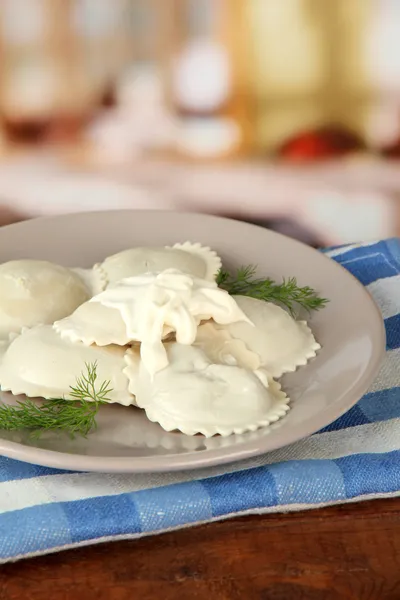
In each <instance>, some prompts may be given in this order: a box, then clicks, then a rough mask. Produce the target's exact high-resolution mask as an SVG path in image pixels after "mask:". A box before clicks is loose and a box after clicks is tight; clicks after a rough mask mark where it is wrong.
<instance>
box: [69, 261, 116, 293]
mask: <svg viewBox="0 0 400 600" xmlns="http://www.w3.org/2000/svg"><path fill="white" fill-rule="evenodd" d="M71 271H72V272H73V273H76V274H77V275H78V276H79V278H80V279H81V280H82V281H83V283H84V284H85V285H86V287H87V290H88V293H89V297H90V298H92V296H96V294H100V292H102V291H103V290H105V289H106V287H107V279H106V276H105V275H104V273H102V272H100V271H98V270H97V269H81V268H80V267H74V268H73V269H71Z"/></svg>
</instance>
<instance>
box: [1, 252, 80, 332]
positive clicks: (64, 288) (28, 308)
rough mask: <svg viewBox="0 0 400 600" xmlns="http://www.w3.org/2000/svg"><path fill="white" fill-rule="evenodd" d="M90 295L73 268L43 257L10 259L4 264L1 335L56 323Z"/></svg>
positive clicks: (2, 269) (2, 270)
mask: <svg viewBox="0 0 400 600" xmlns="http://www.w3.org/2000/svg"><path fill="white" fill-rule="evenodd" d="M88 298H89V292H88V289H87V288H86V286H85V284H84V282H83V281H82V280H81V279H80V277H79V276H78V275H77V274H76V273H73V272H72V271H71V270H70V269H67V268H65V267H62V266H60V265H56V264H53V263H51V262H47V261H41V260H13V261H10V262H6V263H4V264H2V265H0V337H7V336H8V335H9V333H11V332H15V333H19V332H20V331H21V330H22V329H23V328H24V327H33V326H35V325H39V324H42V323H43V324H47V323H53V322H54V321H55V320H56V319H62V318H63V317H66V316H67V315H70V314H71V313H72V312H73V311H74V310H75V309H76V308H77V307H78V306H79V305H80V304H82V303H83V302H85V301H86V300H87V299H88Z"/></svg>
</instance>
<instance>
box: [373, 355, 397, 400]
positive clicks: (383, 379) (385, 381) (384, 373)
mask: <svg viewBox="0 0 400 600" xmlns="http://www.w3.org/2000/svg"><path fill="white" fill-rule="evenodd" d="M399 365H400V348H396V349H395V350H389V351H388V352H386V354H385V358H384V361H383V363H382V366H381V368H380V371H379V373H378V375H377V376H376V377H375V379H374V382H373V384H372V385H371V387H370V388H369V390H368V393H370V392H380V391H381V390H389V389H392V388H396V387H399V380H400V376H399V375H400V374H399Z"/></svg>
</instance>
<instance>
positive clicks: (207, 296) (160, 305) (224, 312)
mask: <svg viewBox="0 0 400 600" xmlns="http://www.w3.org/2000/svg"><path fill="white" fill-rule="evenodd" d="M95 304H100V305H102V306H101V307H100V308H99V307H94V306H92V305H95ZM110 311H112V312H110ZM211 318H212V319H214V321H216V322H218V323H222V324H226V323H231V322H233V321H237V320H240V319H244V320H246V316H245V315H244V314H243V312H242V311H241V310H240V308H239V307H238V306H237V304H236V302H235V301H234V300H233V298H232V297H231V296H230V295H229V294H228V293H227V292H226V291H224V290H222V289H220V288H219V287H218V286H217V284H216V282H215V281H206V280H203V279H198V278H196V277H193V276H191V275H189V274H187V273H182V272H181V271H178V270H176V269H166V270H165V271H163V272H161V273H146V274H144V275H137V276H135V277H127V278H126V279H122V280H121V281H119V282H118V283H116V284H115V285H113V286H110V287H108V288H107V289H106V290H105V291H104V292H102V293H101V294H98V295H97V296H95V297H93V298H92V299H91V300H90V301H89V302H87V303H86V304H85V305H83V306H81V307H79V309H78V310H77V311H75V313H73V314H72V315H71V316H70V317H67V318H66V319H62V320H61V321H58V322H56V323H54V328H55V329H56V331H58V332H59V333H60V334H61V335H62V336H63V337H65V338H66V339H69V340H72V341H76V340H79V341H82V342H83V343H85V344H90V343H95V344H97V345H99V346H102V345H107V344H115V343H118V344H125V343H127V342H140V343H141V347H140V351H141V357H142V360H143V362H144V363H145V366H146V368H147V369H148V370H149V372H152V373H155V372H156V371H158V370H160V369H163V368H164V367H165V366H166V365H167V364H168V357H167V355H166V352H165V348H164V346H163V344H162V340H163V339H165V337H166V336H167V335H169V334H170V333H172V332H175V333H176V339H177V341H178V342H179V343H181V344H187V345H190V344H193V342H194V341H195V339H196V333H197V328H198V325H199V324H200V322H201V321H203V320H208V319H211ZM108 320H110V322H108Z"/></svg>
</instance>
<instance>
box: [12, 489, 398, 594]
mask: <svg viewBox="0 0 400 600" xmlns="http://www.w3.org/2000/svg"><path fill="white" fill-rule="evenodd" d="M72 598H74V599H75V598H76V599H79V598H84V599H85V600H92V599H93V600H94V599H95V598H96V599H97V600H135V599H136V598H137V599H138V600H139V599H140V600H153V599H157V600H174V599H179V600H191V599H193V600H195V599H196V600H399V599H400V499H393V500H376V501H374V502H365V503H358V504H353V505H345V506H339V507H332V508H327V509H320V510H315V511H308V512H300V513H292V514H286V515H270V516H263V517H262V516H251V517H245V518H240V519H235V520H229V521H224V522H220V523H212V524H209V525H204V526H200V527H195V528H190V529H185V530H181V531H176V532H172V533H167V534H162V535H159V536H152V537H148V538H142V539H140V540H135V541H129V542H127V541H125V542H114V543H107V544H101V545H95V546H90V547H86V548H80V549H75V550H69V551H66V552H60V553H58V554H53V555H48V556H44V557H39V558H34V559H30V560H23V561H19V562H17V563H14V564H11V563H10V564H6V565H3V566H1V567H0V600H25V599H27V600H28V599H29V600H44V599H46V600H47V599H49V600H69V599H72Z"/></svg>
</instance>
